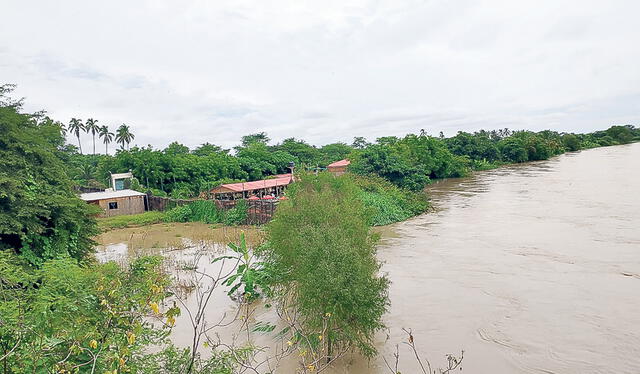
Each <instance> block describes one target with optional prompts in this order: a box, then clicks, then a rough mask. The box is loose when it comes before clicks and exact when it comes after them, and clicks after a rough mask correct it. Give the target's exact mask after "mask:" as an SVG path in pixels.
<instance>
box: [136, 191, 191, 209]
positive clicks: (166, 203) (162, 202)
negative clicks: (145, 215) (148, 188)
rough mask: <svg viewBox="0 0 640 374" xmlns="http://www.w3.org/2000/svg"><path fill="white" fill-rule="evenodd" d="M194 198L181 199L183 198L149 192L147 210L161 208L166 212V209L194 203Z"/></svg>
mask: <svg viewBox="0 0 640 374" xmlns="http://www.w3.org/2000/svg"><path fill="white" fill-rule="evenodd" d="M193 201H194V200H181V199H172V198H169V197H162V196H153V195H151V194H147V206H146V210H159V211H161V212H164V211H165V210H169V209H173V208H175V207H177V206H182V205H187V204H189V203H192V202H193Z"/></svg>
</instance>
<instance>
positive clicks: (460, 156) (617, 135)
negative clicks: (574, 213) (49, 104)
mask: <svg viewBox="0 0 640 374" xmlns="http://www.w3.org/2000/svg"><path fill="white" fill-rule="evenodd" d="M59 125H60V126H61V127H62V128H64V126H63V125H62V124H59ZM74 134H75V132H74ZM125 135H127V137H128V138H130V139H132V138H133V134H131V133H130V132H129V129H128V127H127V128H126V134H125ZM638 140H640V129H639V128H637V127H634V126H631V125H616V126H611V127H610V128H608V129H607V130H604V131H596V132H593V133H589V134H572V133H560V132H556V131H551V130H545V131H540V132H532V131H526V130H520V131H512V130H509V129H501V130H492V131H485V130H480V131H477V132H474V133H468V132H458V134H457V135H455V136H452V137H449V138H447V137H444V136H443V134H442V133H440V136H438V137H434V136H429V135H427V134H426V133H425V132H424V131H420V133H419V134H417V135H416V134H409V135H406V136H405V137H403V138H399V137H395V136H388V137H382V138H378V139H377V140H376V142H375V143H369V142H368V141H367V140H366V139H365V138H362V137H357V138H355V139H354V141H353V143H352V144H346V143H333V144H327V145H324V146H322V147H316V146H314V145H310V144H309V143H307V142H305V141H304V140H301V139H296V138H289V139H285V140H283V141H282V142H280V143H277V144H270V139H269V137H268V135H267V134H266V133H264V132H261V133H257V134H251V135H246V136H243V137H242V142H241V144H240V145H238V146H236V147H234V150H233V151H234V152H232V151H231V150H229V149H223V148H221V147H219V146H217V145H214V144H211V143H204V144H202V145H201V146H199V147H197V148H195V149H189V148H188V147H187V146H184V145H182V144H180V143H178V142H173V143H171V144H170V145H169V146H168V147H166V148H165V149H154V148H153V147H152V146H147V147H138V146H134V147H132V148H130V149H125V144H128V143H126V142H125V141H122V142H121V148H120V149H118V150H117V152H116V154H115V155H114V156H111V155H82V154H80V153H78V152H77V151H76V148H75V147H74V146H70V145H67V146H66V149H65V150H66V159H67V162H68V164H69V166H70V171H71V175H72V178H73V180H74V181H75V182H76V183H78V184H79V185H83V186H94V187H106V184H107V183H108V180H109V174H110V173H119V172H126V171H129V170H131V171H132V172H133V174H134V176H135V177H136V178H137V179H138V181H139V182H140V184H142V185H143V186H144V188H146V189H148V190H151V191H152V192H153V193H154V194H156V195H161V196H171V197H174V198H190V197H196V196H198V195H199V194H200V193H201V192H203V191H207V190H209V189H211V188H213V187H216V186H218V185H220V184H223V183H232V182H242V181H251V180H259V179H264V178H269V177H271V176H273V175H276V174H281V173H286V172H288V171H289V169H288V166H289V163H290V162H292V161H293V162H295V164H296V166H297V170H300V169H302V170H305V169H306V170H316V169H317V168H323V167H326V165H328V164H329V163H331V162H334V161H338V160H341V159H344V158H348V159H349V160H351V166H350V171H351V172H352V173H354V174H357V175H363V176H372V175H373V176H378V177H381V178H384V179H386V180H387V181H389V182H391V183H393V184H394V185H396V186H398V187H400V188H403V189H408V190H412V191H419V190H421V189H423V188H424V187H425V186H426V185H427V184H429V183H430V181H431V180H433V179H441V178H450V177H461V176H465V175H467V174H468V173H469V172H470V171H473V170H487V169H492V168H495V167H497V166H500V165H502V164H507V163H519V162H526V161H537V160H546V159H548V158H550V157H552V156H555V155H558V154H562V153H564V152H568V151H578V150H581V149H588V148H595V147H602V146H610V145H617V144H626V143H631V142H634V141H638Z"/></svg>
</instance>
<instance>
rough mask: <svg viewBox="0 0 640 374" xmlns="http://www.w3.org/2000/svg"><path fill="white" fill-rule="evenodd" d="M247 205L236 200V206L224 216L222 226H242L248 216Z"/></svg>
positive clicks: (242, 201)
mask: <svg viewBox="0 0 640 374" xmlns="http://www.w3.org/2000/svg"><path fill="white" fill-rule="evenodd" d="M248 209H249V205H248V204H247V202H246V201H245V200H238V202H237V203H236V206H234V207H233V208H231V209H229V210H228V211H227V212H226V214H225V216H224V221H223V222H224V224H225V225H229V226H235V225H240V224H242V223H243V222H244V221H245V220H246V219H247V216H248V214H249V213H248V211H247V210H248Z"/></svg>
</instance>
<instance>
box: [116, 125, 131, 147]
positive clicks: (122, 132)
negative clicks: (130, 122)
mask: <svg viewBox="0 0 640 374" xmlns="http://www.w3.org/2000/svg"><path fill="white" fill-rule="evenodd" d="M134 138H135V136H134V135H133V134H132V133H131V130H130V129H129V126H127V125H125V124H124V123H123V124H122V125H120V127H118V129H117V130H116V142H118V143H120V146H121V147H122V149H123V150H124V145H125V144H126V145H127V150H128V149H129V143H131V141H132V140H133V139H134Z"/></svg>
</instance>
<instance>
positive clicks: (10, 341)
mask: <svg viewBox="0 0 640 374" xmlns="http://www.w3.org/2000/svg"><path fill="white" fill-rule="evenodd" d="M161 263H162V259H161V258H159V257H143V258H139V259H136V260H134V261H133V262H132V263H131V264H130V265H129V266H128V267H127V268H126V269H122V268H121V267H120V266H119V265H118V264H116V263H114V262H110V263H107V264H92V265H90V266H86V267H83V266H79V265H78V264H77V262H76V261H75V260H72V259H70V258H68V257H67V258H61V259H55V260H48V261H45V262H44V263H43V266H41V267H40V268H34V267H32V266H28V264H27V263H26V262H24V261H21V259H20V258H19V257H18V256H15V255H13V254H11V253H8V252H5V251H0V300H2V302H1V303H0V315H1V316H2V323H1V324H0V351H2V352H3V356H2V358H1V359H0V367H3V368H4V372H8V373H26V372H33V373H49V372H56V373H63V372H64V373H71V372H74V371H75V372H77V368H78V367H82V368H87V367H88V368H92V367H93V369H94V370H95V372H97V373H105V372H107V371H111V370H114V369H117V370H118V371H119V372H138V371H137V370H136V366H137V365H136V362H137V361H139V357H140V356H144V355H145V354H146V351H147V349H148V348H149V347H150V346H152V345H155V344H158V343H160V342H162V341H163V339H164V338H165V337H166V335H167V333H168V329H165V328H156V327H154V325H153V323H152V320H153V319H155V320H156V322H159V320H160V319H162V318H166V319H167V321H169V322H168V323H167V324H166V325H165V326H170V325H172V322H171V321H172V318H174V316H175V315H176V314H177V313H179V310H178V309H177V308H175V309H173V308H172V309H169V310H167V311H165V312H164V313H160V312H159V311H158V306H157V305H158V303H160V302H161V300H162V299H164V297H165V296H166V291H165V289H166V287H167V286H168V285H169V277H168V276H167V275H166V274H165V273H163V271H162V266H161ZM152 316H153V317H152ZM161 325H162V324H160V326H161ZM7 352H10V354H6V353H7ZM74 368H75V369H74ZM81 372H84V371H81Z"/></svg>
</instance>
